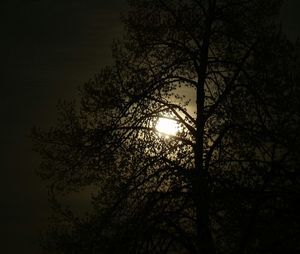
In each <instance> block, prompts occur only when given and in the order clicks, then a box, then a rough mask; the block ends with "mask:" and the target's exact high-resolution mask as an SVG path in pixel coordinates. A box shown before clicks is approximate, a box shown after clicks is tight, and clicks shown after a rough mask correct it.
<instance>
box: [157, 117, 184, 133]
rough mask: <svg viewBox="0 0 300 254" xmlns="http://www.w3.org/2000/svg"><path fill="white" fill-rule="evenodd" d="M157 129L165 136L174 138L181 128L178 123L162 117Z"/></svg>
mask: <svg viewBox="0 0 300 254" xmlns="http://www.w3.org/2000/svg"><path fill="white" fill-rule="evenodd" d="M155 129H156V130H157V131H158V132H159V133H161V134H164V135H167V136H166V137H168V136H174V135H176V134H177V132H178V130H179V127H178V123H177V122H176V121H175V120H172V119H169V118H164V117H160V118H159V119H158V121H157V123H156V126H155Z"/></svg>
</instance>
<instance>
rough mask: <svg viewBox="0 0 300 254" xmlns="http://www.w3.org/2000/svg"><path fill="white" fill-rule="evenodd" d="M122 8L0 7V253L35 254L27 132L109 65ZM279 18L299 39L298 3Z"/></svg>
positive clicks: (36, 203) (35, 3)
mask: <svg viewBox="0 0 300 254" xmlns="http://www.w3.org/2000/svg"><path fill="white" fill-rule="evenodd" d="M125 10H126V0H109V1H107V0H98V1H96V0H93V1H91V0H90V1H84V0H82V1H80V0H72V1H71V0H69V1H68V0H64V1H63V0H60V1H59V0H27V1H24V0H23V1H22V0H11V1H9V0H6V1H1V8H0V19H1V23H0V24H1V25H0V26H1V30H0V33H1V41H0V44H1V76H0V79H1V83H0V85H1V87H0V88H1V89H0V103H1V105H0V114H1V118H0V119H1V121H0V133H1V135H0V143H1V146H0V149H1V152H0V160H1V176H0V182H1V194H0V198H1V200H0V208H1V209H0V220H1V221H0V223H1V224H0V234H1V236H0V239H1V247H0V252H1V253H8V254H15V253H20V252H22V253H23V254H27V253H28V254H29V253H31V254H37V253H42V251H41V250H39V249H38V246H37V244H36V241H37V237H38V233H39V230H40V229H43V228H44V227H45V225H46V223H47V217H48V216H49V206H48V203H47V191H46V188H45V186H44V185H45V184H44V183H43V182H41V180H40V179H39V178H38V177H37V176H36V175H35V173H34V171H35V169H36V168H37V166H38V164H39V158H38V155H37V154H35V153H33V152H32V150H31V141H30V139H29V138H28V135H29V132H30V129H31V128H32V127H33V126H35V125H36V126H41V127H42V128H48V127H49V126H51V125H54V124H55V121H56V104H57V101H58V99H59V98H66V99H72V98H76V95H77V90H76V89H77V87H78V86H80V85H82V84H83V83H84V82H85V81H87V80H89V79H90V78H92V77H93V75H94V74H95V73H97V72H98V71H99V70H100V68H101V67H103V66H105V65H108V64H110V63H111V62H112V59H111V42H112V40H113V39H114V38H116V37H121V35H122V24H121V22H120V20H119V17H120V13H121V12H122V11H123V12H124V11H125ZM282 20H283V29H284V31H286V33H287V34H288V36H289V38H290V39H291V40H295V39H296V38H297V36H300V1H299V0H288V1H287V3H286V4H285V5H284V8H283V10H282Z"/></svg>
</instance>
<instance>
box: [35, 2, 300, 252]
mask: <svg viewBox="0 0 300 254" xmlns="http://www.w3.org/2000/svg"><path fill="white" fill-rule="evenodd" d="M129 3H130V9H129V13H128V16H127V17H125V18H124V24H125V27H126V36H125V38H124V39H123V40H122V41H118V42H116V43H115V44H114V47H113V53H114V59H115V64H114V65H113V66H111V67H107V68H104V69H102V70H101V72H100V73H99V74H98V75H97V76H96V77H95V79H93V80H91V81H89V82H88V83H86V84H85V85H84V86H83V87H82V89H81V90H80V95H81V104H80V107H79V108H78V107H76V105H75V104H73V103H62V104H61V105H60V107H59V109H60V114H59V115H60V117H61V118H60V119H59V122H58V124H57V126H56V127H55V128H53V129H51V130H49V131H47V132H42V131H40V130H34V131H33V139H34V141H35V148H36V150H37V151H38V152H39V153H40V154H41V156H42V164H41V166H40V168H39V174H40V175H41V177H42V178H44V179H47V180H48V181H49V194H50V197H51V201H52V204H53V206H54V210H55V211H56V212H57V215H58V216H57V217H56V223H55V224H54V226H53V228H52V229H51V230H50V231H49V233H48V234H47V235H46V238H45V240H44V244H45V245H46V247H47V248H48V249H49V250H53V251H60V252H59V253H98V252H100V253H276V252H277V253H282V252H286V251H288V252H289V253H297V252H298V251H299V245H298V242H299V240H300V239H299V235H300V232H299V215H298V214H299V211H298V210H297V205H296V204H297V202H299V194H300V193H299V191H300V189H299V170H298V165H299V151H298V145H299V128H298V127H299V112H298V109H299V101H298V97H297V96H299V87H297V84H299V76H298V70H299V65H298V62H297V61H298V60H297V53H296V50H295V47H296V46H295V45H293V44H291V43H290V42H288V41H287V40H286V39H285V37H284V36H283V34H282V33H281V31H280V29H279V28H278V27H279V26H278V24H277V21H276V20H277V19H276V17H277V16H276V15H277V13H278V11H279V8H280V1H275V0H274V1H265V0H251V1H250V0H246V1H243V0H205V1H204V0H203V1H201V0H181V1H179V0H178V1H168V0H151V1H150V0H132V1H129ZM161 117H165V118H171V119H173V120H175V121H176V122H177V123H178V126H179V128H178V129H179V130H178V133H177V134H176V135H171V136H166V135H165V134H162V133H159V132H158V131H157V130H156V128H155V126H156V123H157V121H158V120H159V118H161ZM87 186H89V187H91V192H92V193H94V194H93V198H92V204H93V211H91V214H89V215H87V216H85V217H84V218H80V217H77V216H75V215H74V214H73V213H72V211H71V210H70V209H67V208H65V207H63V205H62V204H61V202H60V201H58V200H57V193H71V192H73V191H80V190H82V189H83V188H85V187H87Z"/></svg>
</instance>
